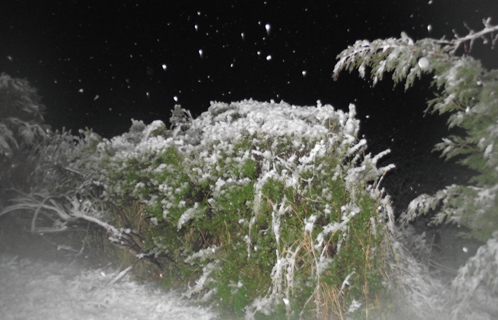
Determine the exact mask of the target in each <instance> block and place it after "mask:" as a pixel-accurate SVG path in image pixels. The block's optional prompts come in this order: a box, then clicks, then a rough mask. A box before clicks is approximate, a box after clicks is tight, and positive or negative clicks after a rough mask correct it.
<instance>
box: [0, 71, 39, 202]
mask: <svg viewBox="0 0 498 320" xmlns="http://www.w3.org/2000/svg"><path fill="white" fill-rule="evenodd" d="M44 109H45V107H44V106H43V105H42V104H41V102H40V97H39V96H38V95H37V93H36V90H35V89H34V88H32V87H31V86H30V85H29V83H28V81H26V80H22V79H16V78H11V77H10V76H8V75H6V74H4V73H2V74H1V75H0V185H1V186H0V208H1V207H2V202H5V198H6V197H8V195H7V193H8V192H9V189H10V188H12V187H22V186H25V185H26V183H27V181H26V180H27V178H28V175H27V174H28V173H29V170H26V166H29V164H28V163H29V161H30V159H31V158H33V157H36V152H37V144H39V143H40V142H41V141H43V139H45V137H46V129H47V127H48V126H47V125H45V124H44V121H43V112H44ZM2 200H4V201H2ZM3 205H5V203H3Z"/></svg>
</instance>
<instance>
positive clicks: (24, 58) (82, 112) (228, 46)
mask: <svg viewBox="0 0 498 320" xmlns="http://www.w3.org/2000/svg"><path fill="white" fill-rule="evenodd" d="M291 3H292V4H291ZM488 16H492V17H494V18H495V19H494V20H495V21H496V22H498V3H497V2H496V0H491V1H489V0H487V1H479V0H423V1H418V0H412V1H408V0H398V1H396V0H388V1H372V0H368V1H362V0H356V1H355V0H339V1H307V0H302V1H271V0H267V1H260V0H246V1H219V0H212V1H170V0H168V1H137V0H135V1H129V0H121V1H110V0H106V1H78V0H72V1H70V0H63V1H43V0H40V1H11V0H3V1H2V4H0V30H1V35H0V39H1V40H2V41H1V45H0V72H4V73H7V74H9V75H10V76H12V77H19V78H26V79H28V80H29V81H30V83H31V84H32V85H33V86H34V87H36V88H38V89H39V93H40V94H41V96H42V97H43V103H44V104H45V105H46V107H47V115H46V120H47V122H48V123H49V124H51V125H52V127H54V128H61V127H62V126H65V127H66V128H69V129H72V131H73V132H76V130H77V129H78V128H84V127H89V128H93V129H94V131H96V132H97V133H100V134H101V135H103V136H105V137H112V136H114V135H117V134H121V133H123V132H124V131H126V130H127V129H128V128H129V126H130V124H131V121H130V119H131V118H134V119H141V120H144V121H145V122H146V123H148V122H150V121H152V120H155V119H161V120H164V121H165V122H167V120H168V119H169V116H170V110H171V109H172V108H173V106H174V105H175V104H181V105H182V107H184V108H188V109H190V110H192V111H193V114H196V115H199V114H200V113H202V112H203V111H205V110H206V109H207V108H208V107H209V104H210V101H223V102H231V101H240V100H242V99H249V98H253V99H255V100H261V101H269V100H270V99H273V100H275V101H276V102H279V101H281V100H283V101H285V102H288V103H290V104H294V105H315V104H316V101H317V100H320V101H321V102H322V104H332V105H333V106H334V107H336V108H340V109H344V110H347V106H348V104H349V103H355V104H356V106H357V110H358V112H359V118H360V119H361V120H362V123H363V133H365V134H366V136H367V138H369V142H370V144H371V145H378V146H380V147H379V148H380V149H383V148H385V147H386V145H388V144H389V146H390V147H393V148H396V146H398V147H399V148H406V145H407V141H408V140H410V139H412V140H410V142H409V145H410V146H412V147H413V149H414V150H415V149H417V148H418V147H419V146H420V145H421V144H423V143H425V142H430V143H432V144H433V143H434V142H436V141H437V140H438V139H439V138H437V139H436V138H435V137H436V136H437V134H434V132H437V131H438V130H440V129H441V128H444V121H443V122H442V121H441V119H439V118H437V117H426V118H423V114H422V110H424V109H425V107H426V106H425V104H424V103H425V101H426V100H427V98H431V95H430V93H431V91H430V90H427V88H426V87H427V84H428V83H429V81H425V82H421V83H419V85H418V86H417V87H416V88H414V89H411V90H409V91H408V92H407V93H404V92H403V90H402V89H401V88H399V89H396V90H394V91H393V90H392V83H391V82H390V81H384V82H383V83H380V84H379V85H378V86H377V87H376V88H375V90H372V89H371V88H370V83H369V82H367V81H364V80H360V79H358V77H357V75H355V74H353V75H349V74H347V73H343V74H342V75H341V77H340V78H339V81H337V82H334V81H333V80H332V77H331V74H332V70H333V67H334V65H335V62H336V56H337V54H339V53H340V52H341V51H342V50H343V49H345V48H346V47H347V46H348V45H350V44H353V43H354V42H355V40H357V39H369V40H374V39H378V38H386V37H399V35H400V33H401V31H405V32H406V33H407V34H408V35H409V36H411V37H412V38H414V39H420V38H424V37H428V36H431V37H434V38H440V37H442V36H443V35H446V37H447V38H451V37H453V34H452V31H451V30H452V29H453V28H456V29H457V30H458V31H459V32H460V33H461V34H462V35H463V34H466V33H467V31H466V29H465V27H464V26H463V21H466V22H467V23H469V24H470V25H471V26H472V27H473V28H475V29H476V30H480V29H481V28H482V23H481V20H482V19H483V18H487V17H488ZM429 25H431V26H432V32H431V33H429V31H428V26H429ZM200 50H202V51H200ZM201 52H202V53H201ZM483 52H484V53H485V55H484V56H479V57H480V58H484V59H485V61H486V63H488V66H490V67H493V68H496V67H497V66H498V63H497V59H494V57H496V50H495V51H491V50H490V49H489V47H487V48H485V49H484V50H483ZM477 54H479V52H477ZM387 78H389V77H387ZM427 80H430V78H429V77H428V78H427ZM436 118H437V119H436ZM380 149H379V150H380ZM425 149H427V147H425Z"/></svg>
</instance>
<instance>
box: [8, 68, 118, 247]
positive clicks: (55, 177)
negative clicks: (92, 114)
mask: <svg viewBox="0 0 498 320" xmlns="http://www.w3.org/2000/svg"><path fill="white" fill-rule="evenodd" d="M43 111H44V106H43V105H42V104H41V103H40V98H39V96H38V95H37V94H36V90H35V89H34V88H32V87H31V86H30V85H29V83H28V82H27V81H26V80H21V79H15V78H11V77H9V76H7V75H5V74H2V75H1V76H0V182H1V183H0V188H1V189H0V191H1V194H0V217H1V216H12V217H15V219H10V220H9V223H12V222H13V221H15V222H16V223H20V224H21V229H23V230H26V231H30V232H31V233H38V234H43V233H50V234H54V233H57V232H60V231H68V230H70V229H69V226H70V225H71V224H73V223H74V224H77V223H78V222H79V221H81V220H86V221H87V222H91V223H93V224H97V225H99V226H101V227H104V228H105V229H107V230H109V231H111V233H114V234H119V233H120V231H119V230H117V229H116V228H114V227H112V226H111V225H109V224H107V223H106V222H105V221H106V219H105V217H104V213H103V212H102V206H101V205H102V203H99V198H100V194H99V193H100V190H99V188H100V186H99V185H98V181H99V180H100V177H99V176H98V175H97V174H98V172H99V171H100V169H98V170H97V168H98V166H99V165H100V161H101V160H100V159H99V158H98V157H99V156H100V155H101V154H100V153H98V152H97V144H98V143H99V142H100V140H101V138H100V137H99V136H98V135H97V134H95V133H93V132H92V131H89V130H86V131H81V132H80V135H78V136H74V135H72V134H70V133H69V132H58V131H55V132H54V131H52V130H51V129H50V127H49V126H48V125H46V124H45V123H44V120H43V115H42V113H43ZM3 222H4V223H5V220H4V221H3ZM10 227H12V226H10ZM14 240H15V239H14Z"/></svg>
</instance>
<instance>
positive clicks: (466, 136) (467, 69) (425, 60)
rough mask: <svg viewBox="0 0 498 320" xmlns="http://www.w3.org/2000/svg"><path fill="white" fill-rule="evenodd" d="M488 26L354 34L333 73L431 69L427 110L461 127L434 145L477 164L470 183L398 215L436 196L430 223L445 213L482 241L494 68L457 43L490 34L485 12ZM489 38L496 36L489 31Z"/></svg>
mask: <svg viewBox="0 0 498 320" xmlns="http://www.w3.org/2000/svg"><path fill="white" fill-rule="evenodd" d="M483 23H484V25H485V28H484V29H483V30H482V31H480V32H473V31H472V32H471V33H470V34H469V35H468V36H466V37H463V38H456V39H454V40H451V41H447V40H444V39H441V40H435V39H422V40H419V41H416V42H414V41H413V40H412V39H410V38H409V37H408V36H407V35H406V34H405V33H402V35H401V38H400V39H394V38H390V39H385V40H375V41H373V42H369V41H366V40H363V41H357V42H356V43H355V44H354V45H353V46H350V47H348V49H346V50H344V51H343V52H341V54H339V55H338V58H339V61H338V63H337V64H336V66H335V68H334V78H335V79H337V77H338V74H339V73H340V71H342V70H344V69H346V70H350V71H351V70H353V69H358V71H359V72H360V76H361V77H364V76H365V70H366V68H367V67H368V68H371V77H372V79H373V83H374V84H375V83H376V82H377V81H378V80H382V76H383V74H384V73H385V72H392V74H393V80H394V82H395V84H397V83H400V82H405V88H406V89H407V88H409V87H411V86H412V85H413V84H414V80H415V79H416V78H420V77H421V75H422V74H423V73H432V74H434V81H433V85H434V86H435V87H436V88H437V89H438V91H439V93H438V94H436V98H435V99H433V100H431V101H430V102H429V108H428V109H427V111H431V112H438V113H440V114H444V113H450V117H449V120H448V127H449V128H451V127H455V126H456V127H460V128H462V129H463V132H464V133H463V134H462V135H452V136H449V137H447V138H444V139H443V141H442V142H441V143H438V144H437V145H436V147H435V150H439V151H442V156H445V157H446V158H447V159H449V158H452V157H458V158H459V159H460V160H459V161H460V163H462V164H464V165H466V166H468V167H470V168H472V169H474V170H475V171H476V172H478V174H477V176H475V177H474V178H473V179H472V180H471V181H470V184H471V185H469V186H448V187H446V188H445V189H443V190H441V191H440V192H438V193H437V194H436V195H434V196H428V195H421V196H420V197H418V198H417V199H415V200H413V201H412V203H411V204H410V206H409V208H408V211H407V212H406V214H405V215H404V216H403V217H402V220H403V221H410V220H413V219H414V218H415V217H416V216H417V215H420V214H426V213H428V212H429V210H434V209H436V208H437V207H438V204H439V203H441V204H442V206H441V208H440V211H439V213H438V214H437V215H436V216H435V217H434V220H433V221H434V222H435V223H441V222H443V221H450V222H454V223H458V224H462V225H465V226H467V227H469V228H470V229H471V234H472V236H474V237H475V238H476V239H478V240H481V241H486V240H487V239H490V238H491V235H492V233H493V231H495V230H498V206H497V203H496V201H497V200H496V199H497V198H498V185H497V184H496V183H497V181H498V170H497V168H498V152H497V149H496V146H497V144H498V124H497V119H498V99H497V98H496V96H497V94H498V71H497V70H491V71H488V70H486V69H484V68H483V67H482V66H481V63H480V62H479V61H476V60H474V59H473V58H472V57H470V56H468V55H463V56H458V55H456V51H457V49H458V48H459V47H460V46H462V45H465V47H467V44H468V43H470V47H472V45H473V43H474V41H475V40H476V39H479V38H483V39H485V41H488V40H487V38H486V37H487V35H489V34H491V37H492V35H493V32H496V31H497V30H498V27H497V26H492V25H491V24H490V19H488V20H485V21H483ZM492 41H493V43H494V42H496V39H494V40H493V39H492Z"/></svg>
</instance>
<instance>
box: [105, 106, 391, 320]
mask: <svg viewBox="0 0 498 320" xmlns="http://www.w3.org/2000/svg"><path fill="white" fill-rule="evenodd" d="M171 122H172V123H173V128H172V129H171V130H167V129H166V125H165V124H164V123H163V122H161V121H154V122H153V123H151V124H150V125H145V124H144V123H142V122H140V121H133V125H132V127H131V129H130V131H129V132H128V133H125V134H123V135H121V136H117V137H114V138H112V139H111V140H110V141H103V142H102V143H100V144H99V150H100V152H101V153H102V154H105V155H107V159H105V160H104V162H103V163H104V165H103V166H102V171H101V172H102V174H101V176H102V178H103V180H102V183H103V185H104V188H105V191H104V195H105V197H106V199H107V200H109V201H113V202H115V203H117V204H119V205H121V206H123V207H125V206H126V205H127V204H129V203H130V201H131V200H133V199H136V200H139V201H140V202H142V203H144V204H145V205H146V207H145V211H144V214H145V215H146V217H147V218H148V219H149V221H150V226H149V227H148V228H147V230H146V234H144V236H145V238H146V243H145V245H144V247H143V248H142V250H143V253H142V254H143V255H147V254H149V255H154V256H155V258H157V259H160V261H164V264H163V267H164V271H163V274H164V276H165V277H166V279H169V280H168V281H171V282H175V283H181V284H183V285H184V286H185V288H186V291H185V295H186V296H187V297H197V298H199V299H202V300H203V301H209V302H211V303H212V302H215V303H217V304H218V305H220V306H223V307H222V308H221V309H222V310H224V311H225V312H228V313H230V314H231V315H232V316H236V317H243V316H245V317H246V318H247V319H252V318H258V319H259V318H265V317H267V316H269V315H272V317H274V316H276V315H279V314H280V316H282V317H287V318H299V317H300V316H301V315H303V314H304V315H310V314H313V313H314V314H316V315H320V316H324V317H325V316H332V315H338V314H342V313H344V312H347V311H348V308H350V311H351V312H352V311H353V310H354V309H356V308H358V307H359V306H360V305H361V306H362V307H361V308H360V310H361V311H357V312H356V313H355V314H361V312H367V311H366V310H370V309H373V308H375V307H379V305H378V304H379V300H376V299H377V298H378V297H380V296H382V293H383V291H384V286H383V281H384V280H385V279H384V267H385V259H386V253H385V249H386V243H385V242H384V241H385V240H386V236H385V235H386V230H388V229H389V228H391V227H392V225H388V227H387V228H386V224H385V221H386V219H387V221H392V220H389V219H391V217H390V215H392V210H391V207H390V204H389V199H388V198H383V197H382V196H381V193H382V192H381V190H379V182H380V179H381V177H382V175H383V174H384V173H385V172H386V171H387V170H389V169H390V168H391V167H392V166H388V167H384V168H377V165H376V164H377V161H378V160H379V159H380V158H381V157H382V156H383V155H384V154H386V153H387V152H388V151H386V152H383V153H381V154H379V155H376V156H372V155H370V154H367V155H365V149H366V141H365V140H360V141H358V140H357V133H358V130H359V121H358V120H356V119H355V108H354V106H353V105H351V106H350V110H349V113H345V112H343V111H341V110H335V109H334V108H333V107H332V106H330V105H325V106H322V105H321V104H320V103H318V106H316V107H296V106H291V105H288V104H285V103H278V104H277V103H274V102H271V103H260V102H256V101H252V100H246V101H242V102H238V103H231V104H226V103H212V105H211V107H210V108H209V110H208V111H207V112H205V113H203V114H202V115H201V116H200V117H198V118H196V119H192V118H191V117H189V113H188V111H186V110H183V109H181V108H180V107H176V108H175V110H174V117H172V119H171ZM161 259H162V260H161ZM172 279H175V280H172ZM368 312H373V311H372V310H370V311H368Z"/></svg>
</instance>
